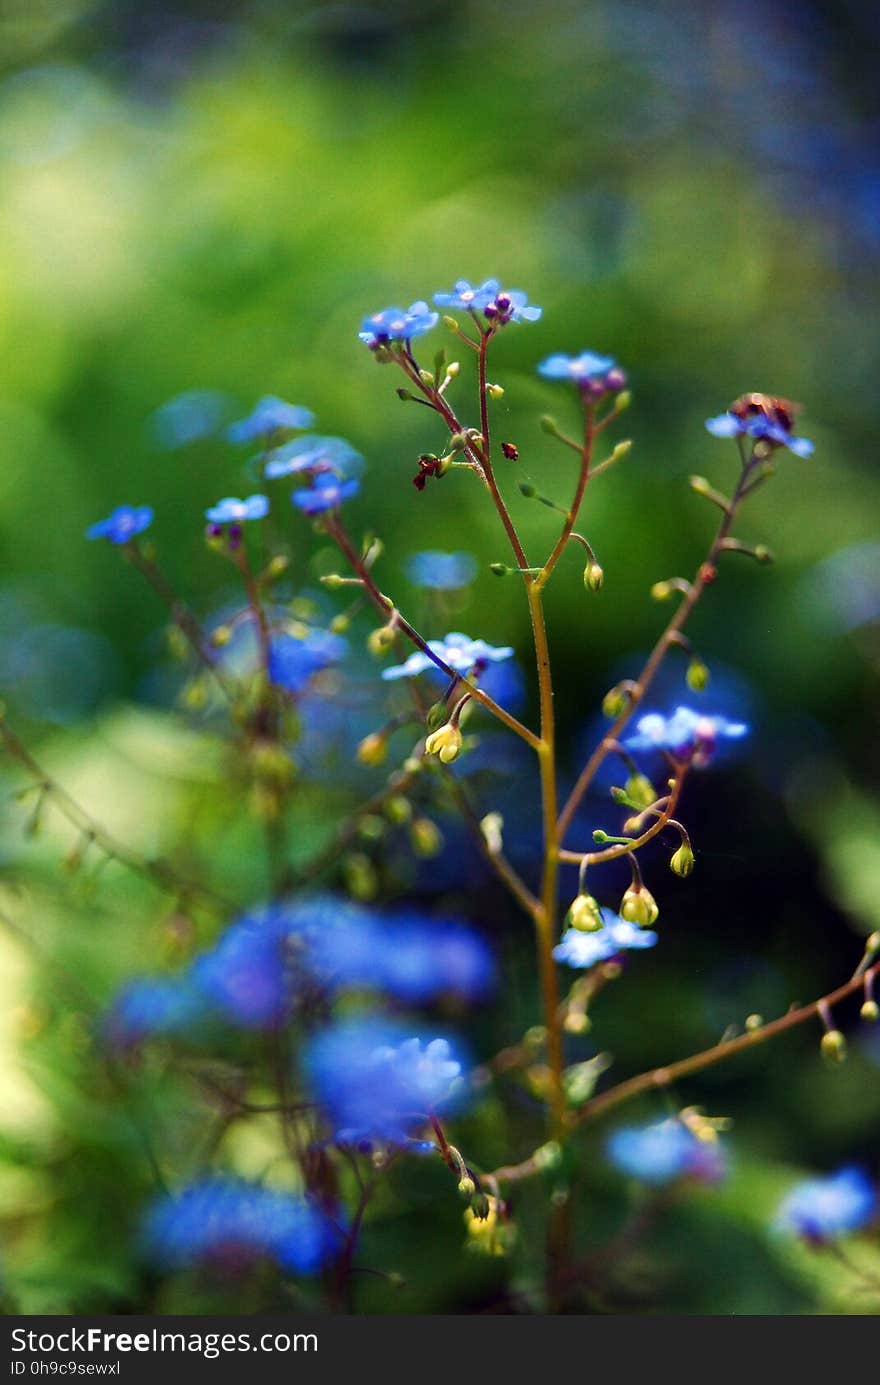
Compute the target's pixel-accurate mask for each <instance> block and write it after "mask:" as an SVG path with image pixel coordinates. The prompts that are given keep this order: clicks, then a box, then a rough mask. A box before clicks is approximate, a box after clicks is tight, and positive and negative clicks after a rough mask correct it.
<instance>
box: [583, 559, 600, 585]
mask: <svg viewBox="0 0 880 1385" xmlns="http://www.w3.org/2000/svg"><path fill="white" fill-rule="evenodd" d="M604 581H605V573H604V572H603V570H602V568H601V567H600V566H599V564H598V563H597V562H596V559H595V558H591V559H590V561H589V562H588V563H587V566H586V567H585V568H584V586H585V587H586V589H587V591H590V592H598V591H601V590H602V584H603V582H604Z"/></svg>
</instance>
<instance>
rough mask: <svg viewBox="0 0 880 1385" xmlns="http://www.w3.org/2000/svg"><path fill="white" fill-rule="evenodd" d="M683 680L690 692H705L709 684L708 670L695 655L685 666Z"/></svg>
mask: <svg viewBox="0 0 880 1385" xmlns="http://www.w3.org/2000/svg"><path fill="white" fill-rule="evenodd" d="M685 682H686V683H687V685H688V687H689V688H690V689H691V691H692V692H705V691H706V688H707V687H708V686H709V670H708V668H707V667H706V665H705V664H704V663H703V661H702V659H699V658H697V656H696V655H695V656H694V657H693V658H692V659H691V661H690V663H689V664H688V666H687V673H686V674H685Z"/></svg>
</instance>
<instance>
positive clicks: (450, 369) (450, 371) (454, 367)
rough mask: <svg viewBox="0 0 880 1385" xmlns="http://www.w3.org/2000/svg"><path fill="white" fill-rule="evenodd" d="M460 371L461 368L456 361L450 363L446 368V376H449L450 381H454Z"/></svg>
mask: <svg viewBox="0 0 880 1385" xmlns="http://www.w3.org/2000/svg"><path fill="white" fill-rule="evenodd" d="M460 370H461V366H460V365H459V363H458V361H450V362H449V365H448V366H447V367H446V374H447V375H448V376H449V378H450V380H454V379H455V377H456V375H457V374H458V372H459V371H460Z"/></svg>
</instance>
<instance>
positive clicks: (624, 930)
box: [553, 909, 657, 967]
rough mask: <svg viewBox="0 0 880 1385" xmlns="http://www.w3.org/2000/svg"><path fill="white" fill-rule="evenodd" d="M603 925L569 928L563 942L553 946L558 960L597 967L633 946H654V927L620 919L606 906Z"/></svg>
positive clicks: (655, 938)
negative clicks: (592, 928)
mask: <svg viewBox="0 0 880 1385" xmlns="http://www.w3.org/2000/svg"><path fill="white" fill-rule="evenodd" d="M601 914H602V927H601V928H599V929H597V930H596V932H595V933H582V932H581V931H580V929H578V928H568V929H566V931H565V933H563V935H562V941H561V942H559V943H557V944H556V946H555V947H554V949H553V956H554V957H555V958H556V960H557V962H565V964H566V965H567V966H569V967H594V966H595V965H596V963H597V962H607V961H608V959H609V958H610V957H614V956H616V955H617V953H618V952H625V951H628V950H629V949H631V948H636V949H638V948H643V947H653V946H654V944H655V943H656V942H657V934H656V933H653V932H652V931H651V929H650V928H638V927H636V925H635V924H634V923H628V922H627V920H626V919H622V918H620V916H619V915H618V914H615V913H614V911H613V909H602V910H601Z"/></svg>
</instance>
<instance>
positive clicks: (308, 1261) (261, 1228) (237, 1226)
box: [143, 1177, 339, 1274]
mask: <svg viewBox="0 0 880 1385" xmlns="http://www.w3.org/2000/svg"><path fill="white" fill-rule="evenodd" d="M143 1239H144V1243H145V1247H146V1249H147V1251H148V1253H149V1254H150V1255H151V1256H152V1257H153V1258H154V1259H156V1260H158V1261H160V1262H161V1263H163V1264H164V1265H167V1266H168V1267H169V1268H171V1269H178V1268H183V1267H186V1266H188V1265H192V1264H196V1263H199V1262H201V1261H210V1262H213V1263H214V1264H220V1265H223V1264H225V1265H227V1266H230V1267H237V1266H240V1265H241V1264H242V1263H245V1264H248V1263H250V1262H251V1261H252V1260H254V1259H257V1258H263V1257H265V1258H268V1259H272V1260H274V1261H275V1262H276V1263H277V1264H278V1265H279V1266H280V1267H281V1268H282V1269H283V1270H287V1271H288V1272H290V1273H296V1274H314V1273H315V1272H316V1271H317V1270H319V1269H320V1268H321V1266H322V1265H323V1264H324V1263H325V1261H326V1260H327V1259H328V1258H330V1256H332V1255H333V1253H334V1250H335V1249H336V1248H337V1247H338V1243H339V1232H338V1231H337V1229H336V1228H335V1227H334V1225H333V1224H332V1222H330V1221H329V1220H328V1219H327V1217H326V1216H324V1214H323V1213H322V1212H320V1211H319V1210H318V1209H317V1208H316V1207H314V1206H313V1205H312V1204H311V1203H310V1202H307V1201H306V1199H305V1198H303V1197H300V1196H297V1195H295V1194H293V1193H287V1192H281V1191H276V1190H274V1189H272V1188H265V1187H262V1186H261V1185H260V1184H258V1183H248V1182H245V1180H244V1179H240V1178H230V1177H208V1178H203V1179H200V1180H199V1181H198V1182H196V1183H192V1184H190V1186H189V1187H187V1188H184V1189H182V1190H181V1191H180V1192H177V1193H166V1194H165V1195H163V1196H162V1197H160V1198H159V1199H158V1200H157V1201H156V1202H154V1204H153V1206H152V1207H151V1208H150V1210H149V1212H148V1213H147V1216H146V1218H145V1219H144V1227H143Z"/></svg>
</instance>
